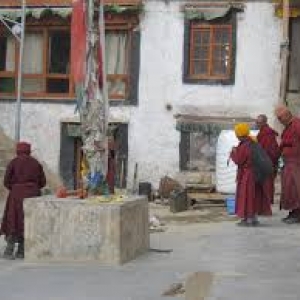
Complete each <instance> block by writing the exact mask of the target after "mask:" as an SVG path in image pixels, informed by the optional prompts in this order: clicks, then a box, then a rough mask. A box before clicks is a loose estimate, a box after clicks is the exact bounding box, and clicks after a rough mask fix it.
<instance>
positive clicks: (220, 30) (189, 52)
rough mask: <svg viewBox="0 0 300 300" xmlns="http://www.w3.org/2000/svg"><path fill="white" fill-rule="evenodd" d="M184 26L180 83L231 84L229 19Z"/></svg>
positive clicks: (195, 22)
mask: <svg viewBox="0 0 300 300" xmlns="http://www.w3.org/2000/svg"><path fill="white" fill-rule="evenodd" d="M186 23H187V24H186V27H187V28H186V33H185V34H186V38H185V43H186V45H185V57H184V59H185V74H184V81H185V82H188V83H198V82H199V83H201V82H203V83H210V82H211V83H224V84H230V83H232V81H233V79H234V56H235V46H234V35H235V29H234V26H233V22H232V18H230V17H228V16H227V17H224V18H221V19H217V20H215V21H210V22H208V21H199V20H191V21H187V22H186Z"/></svg>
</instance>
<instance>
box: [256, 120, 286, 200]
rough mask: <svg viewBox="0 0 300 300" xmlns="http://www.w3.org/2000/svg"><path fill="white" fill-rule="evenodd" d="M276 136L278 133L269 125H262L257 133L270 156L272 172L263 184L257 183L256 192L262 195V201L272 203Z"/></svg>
mask: <svg viewBox="0 0 300 300" xmlns="http://www.w3.org/2000/svg"><path fill="white" fill-rule="evenodd" d="M277 136H278V133H277V132H276V131H275V130H273V129H272V128H271V127H270V126H269V125H265V126H263V127H262V128H261V129H260V131H259V133H258V135H257V141H258V143H259V144H260V145H261V147H262V148H263V149H264V150H265V151H266V153H267V154H268V156H269V157H270V159H271V161H272V163H273V168H274V174H273V175H271V176H269V177H268V178H267V179H266V180H265V181H264V183H263V184H261V185H258V189H257V194H258V197H262V201H268V202H270V203H272V204H273V203H274V190H275V188H274V181H275V178H276V173H277V164H278V159H279V156H280V149H279V146H278V143H277Z"/></svg>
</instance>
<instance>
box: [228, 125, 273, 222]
mask: <svg viewBox="0 0 300 300" xmlns="http://www.w3.org/2000/svg"><path fill="white" fill-rule="evenodd" d="M249 133H250V129H249V126H248V125H247V124H243V123H241V124H238V125H236V126H235V134H236V136H237V138H238V139H239V141H240V142H239V144H238V146H237V147H234V148H233V149H232V151H231V154H230V157H231V159H232V160H233V162H234V163H235V164H236V165H237V166H238V171H237V189H236V215H237V216H238V217H239V218H240V219H241V221H240V222H239V223H238V225H240V226H256V225H258V224H259V222H258V220H257V216H258V215H272V211H271V206H270V204H269V203H267V202H263V201H261V200H262V199H261V197H257V195H256V193H257V192H256V191H257V183H256V181H255V176H254V169H253V163H252V152H251V147H250V143H254V141H253V140H252V138H251V137H250V136H249Z"/></svg>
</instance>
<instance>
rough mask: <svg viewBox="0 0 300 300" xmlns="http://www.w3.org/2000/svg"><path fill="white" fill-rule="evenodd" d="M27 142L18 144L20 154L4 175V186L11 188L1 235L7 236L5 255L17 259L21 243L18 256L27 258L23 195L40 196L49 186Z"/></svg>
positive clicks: (0, 231) (0, 230)
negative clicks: (25, 255) (25, 251)
mask: <svg viewBox="0 0 300 300" xmlns="http://www.w3.org/2000/svg"><path fill="white" fill-rule="evenodd" d="M30 152H31V146H30V144H28V143H25V142H20V143H18V144H17V149H16V153H17V156H16V157H15V158H14V159H13V160H12V161H11V162H10V163H9V164H8V166H7V169H6V173H5V176H4V186H5V187H6V188H7V189H8V190H9V195H8V198H7V201H6V206H5V210H4V215H3V218H2V224H1V228H0V235H5V237H6V241H7V247H6V249H5V252H4V257H5V258H9V259H13V258H14V254H13V253H14V246H15V243H18V250H17V253H16V258H23V257H24V211H23V200H24V198H30V197H36V196H40V195H41V188H42V187H44V186H45V185H46V178H45V174H44V171H43V167H42V165H41V164H40V163H39V162H38V161H37V160H36V159H35V158H33V157H32V156H31V155H30Z"/></svg>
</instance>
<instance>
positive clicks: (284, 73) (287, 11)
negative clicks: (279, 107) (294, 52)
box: [279, 0, 290, 104]
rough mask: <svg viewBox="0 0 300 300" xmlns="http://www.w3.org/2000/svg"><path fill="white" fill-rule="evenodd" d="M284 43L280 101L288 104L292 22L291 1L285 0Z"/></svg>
mask: <svg viewBox="0 0 300 300" xmlns="http://www.w3.org/2000/svg"><path fill="white" fill-rule="evenodd" d="M282 22H283V24H282V29H283V32H282V37H283V38H282V43H281V80H280V94H279V103H280V104H287V99H286V95H287V77H288V60H289V25H290V24H289V23H290V1H289V0H283V19H282Z"/></svg>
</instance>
